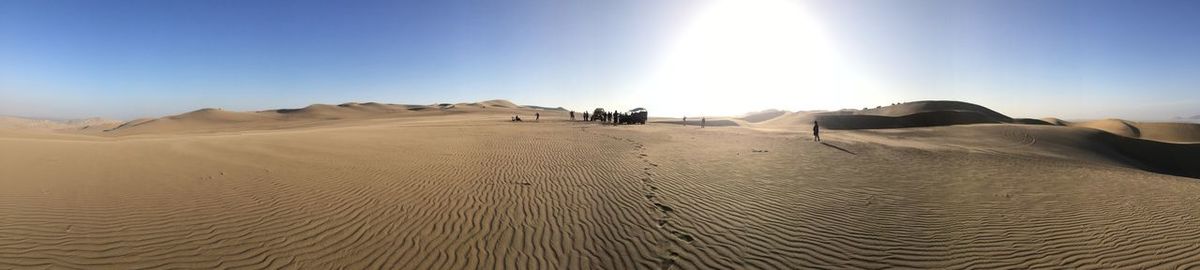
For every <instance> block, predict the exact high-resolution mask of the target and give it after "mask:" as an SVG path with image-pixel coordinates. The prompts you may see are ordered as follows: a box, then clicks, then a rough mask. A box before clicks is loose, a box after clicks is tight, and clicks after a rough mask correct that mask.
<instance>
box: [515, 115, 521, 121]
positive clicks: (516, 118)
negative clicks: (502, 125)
mask: <svg viewBox="0 0 1200 270" xmlns="http://www.w3.org/2000/svg"><path fill="white" fill-rule="evenodd" d="M513 122H521V116H518V115H513Z"/></svg>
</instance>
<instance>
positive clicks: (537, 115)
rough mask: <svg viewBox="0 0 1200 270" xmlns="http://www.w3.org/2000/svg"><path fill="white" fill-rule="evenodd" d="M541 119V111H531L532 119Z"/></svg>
mask: <svg viewBox="0 0 1200 270" xmlns="http://www.w3.org/2000/svg"><path fill="white" fill-rule="evenodd" d="M541 119H542V114H541V113H533V121H538V120H541Z"/></svg>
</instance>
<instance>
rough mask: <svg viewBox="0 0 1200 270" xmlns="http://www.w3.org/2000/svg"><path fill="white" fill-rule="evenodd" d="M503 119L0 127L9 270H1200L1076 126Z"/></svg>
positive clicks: (1142, 189)
mask: <svg viewBox="0 0 1200 270" xmlns="http://www.w3.org/2000/svg"><path fill="white" fill-rule="evenodd" d="M507 117H508V116H507V115H498V114H455V115H438V116H420V117H404V118H395V119H375V120H370V121H358V122H353V123H347V124H339V125H325V126H312V127H296V128H288V129H280V130H258V131H255V130H247V131H239V132H230V131H222V132H215V133H202V134H142V135H137V136H125V137H96V136H84V135H64V134H57V135H51V134H44V135H38V134H27V133H3V132H0V149H2V150H3V151H0V187H2V188H0V268H84V269H94V268H118V269H130V268H203V269H211V268H299V269H314V268H316V269H321V268H350V269H362V268H386V269H395V268H402V269H478V268H486V269H492V268H515V269H588V268H592V269H657V268H679V269H731V268H752V269H772V268H774V269H795V268H910V267H912V268H967V267H977V268H1100V269H1108V268H1151V267H1157V268H1187V267H1200V226H1198V225H1200V217H1197V216H1196V214H1197V212H1196V209H1200V183H1197V182H1196V181H1197V180H1196V179H1192V178H1184V177H1177V176H1169V175H1163V174H1156V173H1151V172H1146V171H1142V170H1138V169H1136V168H1132V167H1130V166H1127V165H1125V164H1120V163H1116V162H1106V161H1104V160H1103V159H1100V158H1095V157H1092V156H1087V155H1095V153H1094V152H1088V151H1082V150H1079V149H1072V148H1069V147H1066V146H1062V144H1049V143H1052V142H1054V141H1055V140H1059V139H1062V138H1058V137H1054V138H1048V137H1047V136H1051V135H1053V136H1060V137H1061V136H1068V135H1070V134H1067V135H1062V134H1058V135H1055V134H1057V133H1060V132H1059V131H1058V129H1063V130H1067V129H1071V128H1067V127H1053V128H1051V127H1036V128H1033V129H1030V128H1025V127H1017V126H1013V125H983V126H967V127H944V128H928V129H916V130H910V131H905V132H866V131H835V132H827V133H826V134H824V136H823V137H825V139H826V142H825V143H824V144H823V143H817V142H812V141H810V140H809V138H810V137H809V134H808V133H798V132H778V131H762V130H756V129H751V128H745V127H717V128H711V127H710V128H705V129H699V128H696V127H692V126H688V127H683V126H679V125H672V124H650V125H645V126H621V127H612V126H601V125H596V124H589V123H579V122H567V121H564V120H563V119H562V117H560V116H557V115H554V116H550V115H547V116H544V118H543V121H541V122H537V123H534V122H523V123H512V122H508V121H505V120H506V119H507ZM1055 128H1058V129H1055ZM1046 130H1050V131H1046ZM1071 130H1075V129H1071ZM993 131H994V132H993ZM1068 133H1069V132H1068ZM977 134H984V135H977ZM986 134H995V135H994V136H991V135H986ZM943 137H944V138H946V139H945V140H939V139H937V138H943ZM962 137H969V138H973V139H971V140H966V139H961V138H962ZM955 138H959V139H957V140H955ZM1038 138H1041V140H1038ZM1056 138H1057V139H1056ZM939 142H954V143H939Z"/></svg>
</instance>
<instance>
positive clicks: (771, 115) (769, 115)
mask: <svg viewBox="0 0 1200 270" xmlns="http://www.w3.org/2000/svg"><path fill="white" fill-rule="evenodd" d="M787 113H788V112H787V111H783V110H775V109H770V110H764V111H758V112H752V113H747V114H746V115H743V116H742V117H738V119H741V120H745V121H746V122H751V123H758V122H762V121H767V120H771V119H775V118H778V117H780V116H783V115H784V114H787Z"/></svg>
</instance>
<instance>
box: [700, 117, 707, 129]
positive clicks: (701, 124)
mask: <svg viewBox="0 0 1200 270" xmlns="http://www.w3.org/2000/svg"><path fill="white" fill-rule="evenodd" d="M705 120H706V119H705V118H704V117H700V128H704V121H705Z"/></svg>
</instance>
